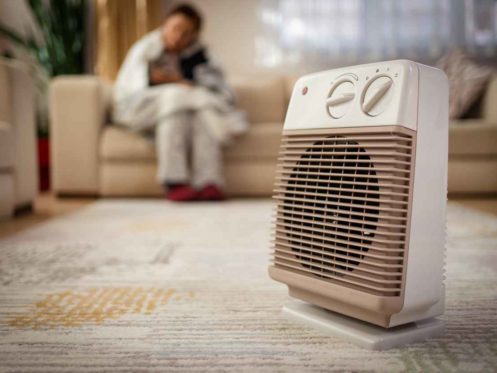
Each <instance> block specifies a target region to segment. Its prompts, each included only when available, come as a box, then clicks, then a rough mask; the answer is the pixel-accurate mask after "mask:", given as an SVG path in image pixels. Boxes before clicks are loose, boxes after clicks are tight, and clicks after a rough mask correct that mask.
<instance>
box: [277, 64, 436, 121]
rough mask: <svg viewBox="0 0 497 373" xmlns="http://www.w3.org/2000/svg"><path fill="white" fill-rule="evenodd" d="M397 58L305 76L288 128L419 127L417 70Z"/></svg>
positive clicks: (296, 89) (298, 86)
mask: <svg viewBox="0 0 497 373" xmlns="http://www.w3.org/2000/svg"><path fill="white" fill-rule="evenodd" d="M425 68H428V67H426V66H423V65H419V64H417V63H415V62H412V61H407V60H396V61H387V62H381V63H373V64H367V65H359V66H353V67H347V68H341V69H335V70H329V71H324V72H320V73H316V74H311V75H306V76H304V77H302V78H300V79H299V80H298V81H297V82H296V83H295V86H294V88H293V93H292V98H291V100H290V105H289V107H288V113H287V116H286V120H285V130H294V129H312V128H314V129H319V128H334V127H336V128H340V127H364V126H380V125H381V126H384V125H399V126H403V127H407V128H410V129H412V130H416V124H417V114H418V95H419V92H418V90H419V89H418V86H419V74H420V71H422V70H423V69H425Z"/></svg>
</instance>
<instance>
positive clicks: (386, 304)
mask: <svg viewBox="0 0 497 373" xmlns="http://www.w3.org/2000/svg"><path fill="white" fill-rule="evenodd" d="M447 137H448V84H447V78H446V76H445V74H444V73H443V72H441V71H440V70H438V69H435V68H431V67H428V66H424V65H421V64H417V63H414V62H411V61H406V60H398V61H389V62H381V63H374V64H368V65H361V66H354V67H347V68H341V69H336V70H331V71H325V72H321V73H316V74H311V75H307V76H304V77H302V78H301V79H299V80H298V81H297V83H296V84H295V87H294V89H293V93H292V97H291V100H290V106H289V108H288V112H287V116H286V120H285V125H284V130H283V137H282V143H281V151H280V155H279V160H278V161H279V164H278V169H277V176H276V182H275V192H274V193H275V194H274V198H275V199H276V200H277V213H276V221H275V226H274V251H273V258H272V259H273V260H272V263H271V265H270V267H269V274H270V276H271V277H272V278H273V279H274V280H276V281H279V282H282V283H284V284H286V285H288V288H289V293H290V296H291V297H293V298H297V299H300V300H303V301H305V302H308V303H311V304H313V305H317V306H320V307H322V308H325V309H327V310H331V311H335V312H336V313H339V314H343V315H346V316H350V317H353V318H355V319H360V320H363V321H366V322H367V323H370V324H376V325H378V326H380V327H383V328H391V327H394V326H398V325H403V324H406V323H410V322H413V321H419V320H425V319H428V318H431V317H434V316H436V315H440V314H442V313H443V311H444V293H445V290H444V251H445V208H446V195H447V154H448V149H447Z"/></svg>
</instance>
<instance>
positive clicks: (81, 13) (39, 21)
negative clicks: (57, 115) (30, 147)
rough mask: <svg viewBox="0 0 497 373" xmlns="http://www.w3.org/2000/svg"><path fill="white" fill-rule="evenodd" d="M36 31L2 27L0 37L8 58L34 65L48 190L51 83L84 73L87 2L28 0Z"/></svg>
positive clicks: (43, 181)
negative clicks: (25, 32) (27, 32)
mask: <svg viewBox="0 0 497 373" xmlns="http://www.w3.org/2000/svg"><path fill="white" fill-rule="evenodd" d="M26 1H27V5H28V6H29V9H30V11H31V13H32V15H33V19H34V21H35V28H36V32H35V33H33V34H30V35H27V36H23V34H21V33H18V32H16V31H15V30H13V29H11V28H10V27H8V26H6V25H3V24H0V37H3V38H5V39H7V40H8V41H9V42H10V44H11V45H12V50H9V51H8V52H7V53H5V57H8V58H18V59H21V60H23V61H24V62H28V63H29V64H30V66H31V71H32V75H33V79H34V81H35V82H36V87H37V89H36V101H37V115H36V121H37V132H38V163H39V169H40V189H41V190H47V189H49V174H50V172H49V141H48V135H49V134H48V128H49V126H48V114H47V113H48V99H47V92H48V83H49V81H50V79H51V78H53V77H55V76H57V75H62V74H81V73H83V72H84V44H85V27H84V26H85V10H86V0H49V1H47V0H26Z"/></svg>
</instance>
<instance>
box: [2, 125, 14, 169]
mask: <svg viewBox="0 0 497 373" xmlns="http://www.w3.org/2000/svg"><path fill="white" fill-rule="evenodd" d="M14 145H15V141H14V133H13V129H12V126H10V125H9V124H8V123H5V122H2V121H0V169H13V168H14V163H15V148H14Z"/></svg>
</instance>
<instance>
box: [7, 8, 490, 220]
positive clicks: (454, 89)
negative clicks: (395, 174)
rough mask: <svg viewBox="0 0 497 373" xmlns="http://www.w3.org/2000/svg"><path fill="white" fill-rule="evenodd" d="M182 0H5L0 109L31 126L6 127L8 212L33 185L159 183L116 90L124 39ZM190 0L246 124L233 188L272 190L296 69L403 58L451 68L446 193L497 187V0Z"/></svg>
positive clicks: (126, 193) (143, 190)
mask: <svg viewBox="0 0 497 373" xmlns="http://www.w3.org/2000/svg"><path fill="white" fill-rule="evenodd" d="M177 3H178V2H175V1H170V0H51V1H50V0H26V1H24V0H0V54H1V55H2V57H1V61H0V66H1V68H0V101H1V103H0V121H1V122H2V123H7V124H8V123H10V126H14V127H17V128H23V130H18V131H17V132H16V133H10V134H9V131H8V125H5V126H4V127H5V128H4V129H3V130H2V131H0V141H2V142H1V143H2V144H9V145H5V146H4V145H2V146H4V150H2V157H3V159H4V161H3V162H2V164H1V165H0V175H2V176H1V177H0V185H1V187H2V192H1V193H2V198H1V204H2V205H3V208H2V214H3V215H4V216H11V215H12V213H13V212H14V211H17V210H22V209H24V208H27V209H29V208H30V206H31V207H32V205H33V201H34V200H35V196H36V195H37V194H38V190H42V191H46V190H50V189H51V190H52V193H51V195H56V196H72V197H82V196H93V197H95V196H97V197H98V196H109V197H114V196H120V197H135V196H158V195H160V193H161V191H160V190H159V189H158V188H157V186H156V185H155V183H154V180H153V174H154V169H155V168H154V167H155V161H154V159H153V155H151V154H152V153H153V151H152V150H151V149H150V145H149V144H146V143H145V142H143V141H144V140H143V139H138V138H134V137H133V136H132V135H131V134H129V133H122V132H119V130H117V129H116V128H113V127H112V117H111V112H110V110H111V109H110V107H109V97H110V95H112V83H113V81H114V80H115V78H116V75H117V72H118V70H119V67H120V66H121V63H122V61H123V59H124V57H125V55H126V53H127V51H128V49H129V48H130V47H131V45H132V44H133V43H134V42H135V41H137V40H138V39H139V38H140V37H142V36H143V35H145V34H146V33H147V32H149V31H151V30H153V29H155V28H157V27H159V26H160V25H161V22H162V20H163V18H164V15H165V14H167V11H168V9H170V8H171V7H172V6H174V5H175V4H177ZM188 3H189V4H191V5H194V6H195V7H197V8H198V9H199V10H200V12H201V13H202V14H203V16H204V19H205V28H204V30H203V32H202V40H203V41H204V43H205V44H206V45H207V47H208V48H209V51H210V54H211V56H212V57H213V58H214V59H215V60H216V61H219V63H220V64H221V65H222V66H223V68H224V71H225V72H226V75H227V78H228V81H229V82H230V83H231V84H232V85H233V87H234V88H235V91H236V93H237V95H238V97H239V104H240V106H241V108H242V109H244V110H245V111H246V112H247V113H248V117H249V121H250V122H251V130H250V131H249V133H248V134H247V135H245V136H244V137H243V138H241V139H240V140H239V141H238V143H236V144H235V145H234V149H228V150H227V152H226V156H225V158H226V173H227V180H228V193H229V194H230V195H233V196H257V197H262V196H264V197H267V196H269V195H270V194H271V189H272V177H273V173H274V166H275V163H276V157H277V148H278V143H279V135H280V133H281V127H282V123H283V120H284V114H285V110H286V105H287V103H288V99H289V96H290V94H291V87H292V85H293V82H294V81H295V79H296V78H297V77H298V76H299V75H302V74H305V73H308V72H314V71H318V70H323V69H331V68H334V67H339V66H346V65H355V64H361V63H367V62H374V61H381V60H391V59H398V58H407V59H411V60H415V61H417V62H421V63H425V64H428V65H433V66H438V67H440V68H443V69H444V70H445V71H446V72H447V74H448V76H449V81H450V84H451V132H450V154H449V157H450V165H449V192H450V194H451V196H459V195H472V196H478V197H481V196H495V194H496V193H497V101H496V100H497V80H496V79H495V74H494V68H495V67H496V66H497V2H495V1H494V0H414V1H412V0H411V1H409V0H308V1H299V0H190V1H188ZM55 77H57V78H56V79H55V81H57V82H58V83H57V84H56V85H55V86H54V80H53V79H54V78H55ZM109 125H110V126H109ZM33 131H34V132H33ZM10 132H12V131H10ZM2 136H3V139H1V137H2ZM9 136H10V137H9ZM15 136H21V137H22V139H21V140H18V141H17V142H16V141H13V140H12V139H13V138H15ZM16 144H17V145H16ZM7 147H9V148H12V147H17V149H14V150H12V151H10V153H9V152H8V151H7V150H5V149H7ZM7 153H8V154H7ZM9 154H10V155H9ZM137 159H140V160H141V161H142V163H141V166H137V165H136V162H134V161H136V160H137ZM33 162H34V163H33ZM13 170H15V171H13ZM254 174H256V175H257V177H253V176H251V175H254ZM9 175H11V176H12V175H14V176H12V177H13V179H12V177H10V176H9ZM19 175H24V176H19ZM34 175H36V177H35V176H34ZM28 184H29V185H28Z"/></svg>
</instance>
